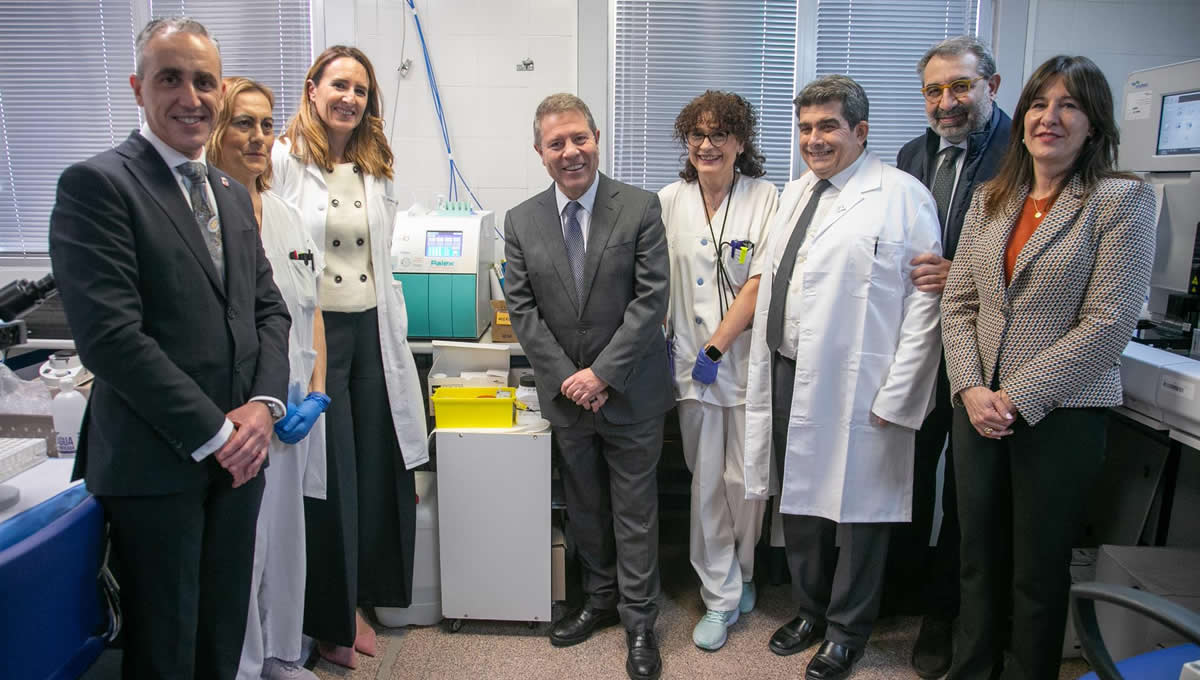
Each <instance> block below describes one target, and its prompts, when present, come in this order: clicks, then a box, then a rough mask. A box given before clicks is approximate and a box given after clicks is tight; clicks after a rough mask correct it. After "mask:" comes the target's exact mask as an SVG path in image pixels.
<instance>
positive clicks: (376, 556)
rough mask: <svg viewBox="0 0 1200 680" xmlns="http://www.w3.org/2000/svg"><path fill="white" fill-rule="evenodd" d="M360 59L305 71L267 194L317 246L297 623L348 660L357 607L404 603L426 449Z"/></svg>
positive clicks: (377, 134) (387, 183)
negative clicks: (314, 422)
mask: <svg viewBox="0 0 1200 680" xmlns="http://www.w3.org/2000/svg"><path fill="white" fill-rule="evenodd" d="M381 109H382V104H381V101H380V94H379V84H378V81H377V80H376V79H375V71H374V69H373V67H372V66H371V62H370V60H369V59H367V56H366V55H365V54H363V53H362V51H360V50H358V49H357V48H353V47H345V46H340V45H339V46H334V47H330V48H329V49H327V50H325V51H324V52H322V53H321V55H320V56H318V57H317V59H316V61H315V62H314V63H313V65H312V66H311V67H310V68H309V70H308V75H307V79H306V81H305V86H304V98H303V101H302V102H301V105H300V110H299V111H298V112H297V113H296V115H295V117H294V118H293V119H292V120H291V122H290V123H289V125H288V129H287V133H286V134H285V135H284V136H283V138H282V139H281V140H280V143H279V144H277V145H276V146H275V150H274V153H273V154H272V158H273V161H274V169H275V174H276V185H277V186H278V187H279V191H280V193H282V194H283V195H284V196H285V197H286V198H288V199H289V200H291V201H292V202H294V203H295V204H296V206H297V207H299V209H300V213H301V215H302V216H303V219H304V224H305V226H306V227H307V229H308V231H309V234H310V235H311V236H312V238H313V241H314V242H315V243H316V245H317V248H318V249H319V250H320V251H321V253H322V254H323V255H324V257H325V271H324V272H323V273H322V276H321V279H320V283H319V288H318V298H319V300H320V304H321V308H322V310H323V313H324V318H325V333H326V340H327V344H328V348H329V368H328V376H327V383H328V392H329V396H330V398H331V399H332V400H333V401H332V403H331V404H330V408H329V413H328V415H327V416H326V419H327V421H328V422H327V430H328V431H327V437H326V439H327V444H328V446H327V451H328V454H327V459H328V498H327V500H324V501H319V500H311V499H310V500H308V501H306V503H305V517H306V521H307V526H308V542H309V551H308V555H309V559H308V569H309V578H308V588H307V590H306V594H305V597H306V600H305V616H304V630H305V632H306V633H307V634H309V635H311V636H312V637H314V638H316V639H317V640H318V641H319V643H320V644H319V649H320V652H321V654H322V656H324V657H325V658H326V659H328V660H330V661H332V662H334V663H337V664H340V665H343V666H348V667H351V668H353V667H354V666H355V665H356V663H357V661H356V657H355V650H358V651H360V652H362V653H364V654H368V655H373V654H375V652H376V640H375V634H374V631H373V630H372V629H371V627H370V626H369V625H368V624H367V623H366V622H365V621H363V619H362V617H361V616H360V615H357V614H356V607H358V606H362V607H406V606H408V605H409V604H410V599H411V596H412V569H413V561H412V559H413V548H414V543H415V535H416V520H415V501H416V496H415V490H414V482H413V472H412V469H413V468H414V467H416V466H418V465H420V464H422V463H424V462H425V461H427V460H428V458H429V454H428V449H427V444H426V428H425V410H424V400H423V398H422V395H421V387H420V382H419V380H418V377H417V371H416V366H415V364H414V362H413V357H412V352H411V351H410V350H409V347H408V342H407V339H406V335H407V327H408V316H407V312H406V311H405V308H404V298H403V296H402V294H401V291H400V288H399V284H396V283H393V280H392V273H391V262H390V259H389V252H390V249H391V237H392V227H393V221H394V219H395V214H396V202H395V200H393V199H392V197H391V195H390V193H391V177H392V168H391V165H392V152H391V149H390V148H389V147H388V144H387V140H386V138H385V137H384V134H383V122H382V118H381V117H380V112H381Z"/></svg>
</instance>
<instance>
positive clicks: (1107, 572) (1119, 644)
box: [1096, 545, 1200, 661]
mask: <svg viewBox="0 0 1200 680" xmlns="http://www.w3.org/2000/svg"><path fill="white" fill-rule="evenodd" d="M1096 580H1097V581H1099V582H1100V583H1112V584H1114V585H1119V586H1129V587H1132V588H1137V589H1138V590H1144V591H1146V592H1148V593H1153V594H1154V595H1158V596H1159V597H1164V598H1166V599H1168V600H1170V601H1172V602H1174V603H1176V604H1178V605H1180V606H1183V607H1186V608H1188V609H1191V610H1192V611H1200V550H1197V549H1195V548H1150V547H1140V546H1124V545H1103V546H1100V555H1099V556H1098V557H1097V558H1096ZM1096 619H1097V621H1098V622H1099V624H1100V634H1101V635H1102V636H1103V638H1104V644H1105V645H1106V646H1107V647H1108V651H1109V653H1110V654H1111V655H1112V658H1113V660H1114V661H1120V660H1122V659H1127V658H1129V657H1131V656H1134V655H1137V654H1143V653H1145V652H1150V651H1153V650H1155V649H1160V648H1163V647H1171V646H1174V645H1177V644H1180V643H1181V642H1183V641H1184V640H1183V638H1182V637H1181V636H1180V635H1178V634H1177V633H1175V632H1173V631H1171V630H1170V629H1169V628H1167V627H1165V626H1163V625H1161V624H1158V623H1155V622H1154V621H1151V620H1150V619H1148V618H1146V617H1145V616H1143V615H1142V614H1139V613H1137V612H1135V611H1132V610H1129V609H1125V608H1124V607H1118V606H1116V605H1112V604H1106V603H1103V602H1101V603H1097V604H1096Z"/></svg>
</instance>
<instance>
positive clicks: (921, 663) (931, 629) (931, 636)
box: [910, 614, 954, 678]
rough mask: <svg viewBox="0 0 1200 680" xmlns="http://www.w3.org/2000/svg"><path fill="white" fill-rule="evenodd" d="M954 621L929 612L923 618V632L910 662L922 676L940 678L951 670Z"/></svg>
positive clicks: (919, 636) (914, 647) (918, 635)
mask: <svg viewBox="0 0 1200 680" xmlns="http://www.w3.org/2000/svg"><path fill="white" fill-rule="evenodd" d="M953 624H954V622H953V621H952V620H950V619H947V618H944V617H941V616H934V615H932V614H927V615H926V616H925V618H923V619H921V632H920V633H918V634H917V643H916V644H915V645H913V651H912V658H911V660H910V663H911V664H912V667H913V670H914V671H916V672H917V675H919V676H921V677H922V678H940V677H942V676H943V675H945V674H946V673H948V672H949V671H950V662H951V661H952V660H953V659H954V656H953V653H952V644H953V642H952V637H953V635H952V634H953V631H954V625H953Z"/></svg>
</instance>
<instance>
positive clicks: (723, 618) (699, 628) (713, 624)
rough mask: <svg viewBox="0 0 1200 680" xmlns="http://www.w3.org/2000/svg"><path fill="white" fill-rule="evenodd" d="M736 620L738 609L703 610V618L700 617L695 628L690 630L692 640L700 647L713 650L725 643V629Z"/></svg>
mask: <svg viewBox="0 0 1200 680" xmlns="http://www.w3.org/2000/svg"><path fill="white" fill-rule="evenodd" d="M737 620H738V610H736V609H731V610H729V611H727V612H720V611H717V610H715V609H709V610H708V611H706V612H704V618H702V619H700V623H697V624H696V628H695V630H693V631H692V642H694V643H696V646H697V647H699V648H700V649H707V650H708V651H710V652H715V651H716V650H718V649H720V648H721V647H722V646H723V645H724V644H725V638H726V637H727V636H726V634H725V629H726V628H728V627H730V626H732V625H733V624H734V623H735V622H736V621H737Z"/></svg>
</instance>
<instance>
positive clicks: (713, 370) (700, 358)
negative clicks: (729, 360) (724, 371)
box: [692, 348, 721, 385]
mask: <svg viewBox="0 0 1200 680" xmlns="http://www.w3.org/2000/svg"><path fill="white" fill-rule="evenodd" d="M720 367H721V362H720V361H713V360H712V359H710V358H709V356H708V355H707V354H705V353H704V348H701V349H700V353H699V354H697V355H696V365H695V366H692V380H695V381H696V382H698V383H700V384H702V385H711V384H713V383H714V382H716V380H717V369H718V368H720Z"/></svg>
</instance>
